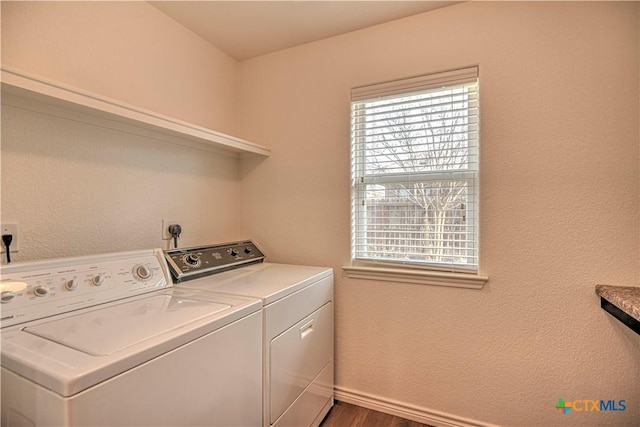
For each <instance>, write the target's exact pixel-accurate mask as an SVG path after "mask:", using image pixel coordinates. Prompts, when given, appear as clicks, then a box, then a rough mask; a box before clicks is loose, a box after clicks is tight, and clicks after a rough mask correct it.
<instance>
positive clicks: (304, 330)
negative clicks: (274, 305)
mask: <svg viewBox="0 0 640 427" xmlns="http://www.w3.org/2000/svg"><path fill="white" fill-rule="evenodd" d="M332 356H333V310H332V306H331V302H328V303H326V304H325V305H323V306H322V307H320V308H319V309H318V310H316V311H315V312H313V313H312V314H311V315H310V316H307V317H305V318H304V319H302V320H301V321H300V322H298V323H297V324H295V325H294V326H292V327H291V328H289V329H287V330H286V331H285V332H283V333H282V334H280V335H278V336H277V337H276V338H274V339H273V340H272V341H271V344H270V360H271V362H270V364H271V367H270V368H271V381H270V393H269V395H270V397H271V399H270V400H271V402H270V422H271V424H273V423H274V422H275V421H276V420H277V419H278V418H279V417H280V416H281V415H282V414H283V413H284V411H285V410H286V409H287V408H288V407H289V406H291V404H292V403H293V402H294V400H295V399H296V398H297V397H298V396H299V395H300V394H301V393H302V391H303V390H304V389H305V388H306V387H307V386H308V385H309V384H310V383H311V382H312V381H313V380H314V378H316V377H317V376H318V375H319V374H320V372H321V371H322V369H323V368H324V367H325V366H327V364H328V363H329V362H330V361H331V358H332Z"/></svg>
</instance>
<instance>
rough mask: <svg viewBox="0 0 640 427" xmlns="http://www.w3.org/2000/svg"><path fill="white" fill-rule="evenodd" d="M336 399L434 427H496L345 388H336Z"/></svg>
mask: <svg viewBox="0 0 640 427" xmlns="http://www.w3.org/2000/svg"><path fill="white" fill-rule="evenodd" d="M335 399H336V400H339V401H342V402H345V403H351V404H352V405H358V406H362V407H364V408H368V409H373V410H374V411H378V412H384V413H385V414H391V415H395V416H398V417H401V418H406V419H408V420H411V421H416V422H419V423H422V424H429V425H431V426H434V427H496V426H495V424H489V423H485V422H482V421H477V420H472V419H469V418H464V417H459V416H457V415H452V414H447V413H445V412H440V411H435V410H433V409H428V408H422V407H419V406H414V405H409V404H406V403H402V402H398V401H396V400H391V399H385V398H382V397H380V396H373V395H370V394H366V393H362V392H359V391H355V390H349V389H346V388H343V387H335Z"/></svg>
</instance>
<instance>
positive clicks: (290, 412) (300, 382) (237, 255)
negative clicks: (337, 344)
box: [165, 240, 334, 427]
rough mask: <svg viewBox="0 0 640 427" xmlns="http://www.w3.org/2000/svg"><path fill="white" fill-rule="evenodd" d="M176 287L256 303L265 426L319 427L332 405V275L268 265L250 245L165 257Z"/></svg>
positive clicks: (235, 244) (324, 270)
mask: <svg viewBox="0 0 640 427" xmlns="http://www.w3.org/2000/svg"><path fill="white" fill-rule="evenodd" d="M165 253H166V257H167V261H168V265H169V268H170V270H171V272H172V274H173V275H174V281H175V282H177V283H176V285H175V287H176V288H179V289H193V290H199V291H212V292H215V293H224V294H227V295H234V296H244V297H253V298H259V299H261V300H262V304H263V308H262V312H263V323H264V335H263V381H264V385H263V396H264V404H263V426H265V427H270V426H278V427H281V426H317V425H319V424H320V422H321V421H322V420H323V418H324V417H325V415H326V414H327V412H328V411H329V409H331V407H332V406H333V385H334V382H333V373H334V362H333V360H334V359H333V270H332V269H331V268H326V267H314V266H300V265H290V264H276V263H269V262H263V261H264V258H265V256H264V254H263V253H262V251H261V250H260V249H259V248H258V247H257V246H256V245H255V244H254V243H253V242H252V241H250V240H247V241H241V242H232V243H224V244H215V245H209V246H199V247H193V248H185V249H175V250H170V251H165Z"/></svg>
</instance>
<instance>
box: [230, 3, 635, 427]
mask: <svg viewBox="0 0 640 427" xmlns="http://www.w3.org/2000/svg"><path fill="white" fill-rule="evenodd" d="M638 57H639V37H638V4H637V3H622V2H610V3H592V2H586V3H568V2H567V3H563V2H559V3H555V2H553V3H548V2H545V3H519V2H514V3H505V2H497V3H491V2H473V3H466V4H462V5H456V6H452V7H449V8H445V9H441V10H437V11H435V12H432V13H427V14H423V15H419V16H416V17H412V18H408V19H404V20H400V21H395V22H392V23H388V24H385V25H381V26H378V27H374V28H370V29H366V30H362V31H358V32H354V33H350V34H346V35H342V36H339V37H335V38H332V39H328V40H325V41H321V42H317V43H313V44H309V45H305V46H301V47H298V48H293V49H289V50H286V51H282V52H279V53H275V54H271V55H267V56H264V57H260V58H256V59H253V60H249V61H245V62H243V63H241V66H240V104H239V105H240V115H239V118H240V123H239V126H240V127H239V128H240V129H241V131H242V132H243V133H244V134H243V135H242V136H244V137H246V138H258V137H259V138H260V139H261V140H262V141H264V142H265V143H266V144H268V145H270V146H271V148H272V153H273V154H272V157H270V158H269V159H268V160H266V161H264V162H262V163H260V164H257V163H255V164H252V163H251V162H248V163H246V164H245V165H244V166H243V169H242V170H243V172H242V173H243V184H242V190H243V194H242V203H241V204H242V208H243V213H244V217H243V224H244V229H245V230H246V231H247V235H250V236H252V237H255V238H256V239H257V241H258V242H260V243H261V244H262V245H263V246H264V247H265V250H266V251H267V253H268V254H270V255H271V260H274V261H282V262H294V263H311V264H324V265H328V266H332V267H333V268H334V269H335V271H336V346H337V347H336V360H337V371H336V381H337V385H338V387H339V389H340V390H345V389H346V390H352V391H356V392H359V393H363V394H365V395H368V396H370V397H372V398H382V399H390V400H396V401H399V402H403V403H405V404H409V405H416V406H417V407H419V408H423V409H425V410H434V411H442V412H445V413H449V414H454V415H457V416H462V417H468V418H471V419H475V420H480V421H485V422H493V423H498V424H505V425H571V424H573V425H588V424H589V425H595V424H600V425H623V424H627V425H631V424H635V425H637V424H639V423H640V412H639V411H638V409H639V408H640V383H639V382H638V381H637V379H638V378H640V346H638V341H637V339H638V337H637V336H634V335H633V334H628V333H626V331H625V330H624V327H623V326H622V325H621V324H619V323H618V322H616V321H614V320H612V319H611V318H610V317H608V315H606V314H605V313H604V312H603V311H602V310H601V309H600V308H599V305H598V304H599V303H598V298H597V297H596V296H595V294H594V285H595V284H596V283H605V284H618V285H638V284H640V277H639V270H638V260H639V259H640V252H639V239H638V236H639V233H640V228H639V221H640V215H639V212H640V211H639V198H638V194H639V190H640V188H639V187H640V176H639V169H640V165H639V161H638V152H639V140H638V138H639V134H638V127H639V105H638V104H639V99H638V93H639V87H638V86H639V81H638V75H639V74H638V59H639V58H638ZM474 64H478V65H479V67H480V90H481V168H482V170H481V192H482V193H481V227H482V228H481V239H482V242H481V259H480V263H481V272H482V273H484V274H486V275H488V276H489V278H490V281H489V282H488V284H487V285H486V286H485V288H484V289H483V290H482V291H473V290H464V289H453V288H443V287H432V286H420V285H408V284H400V283H390V282H375V281H364V280H349V279H348V278H346V276H345V274H344V273H343V272H342V270H341V266H343V265H345V264H348V263H349V185H348V183H349V89H350V88H351V87H354V86H359V85H364V84H368V83H374V82H379V81H384V80H389V79H398V78H403V77H408V76H413V75H419V74H424V73H429V72H435V71H440V70H446V69H450V68H456V67H461V66H468V65H474ZM634 340H635V341H634ZM559 397H563V398H565V399H567V400H574V399H626V401H627V402H628V405H629V406H628V408H629V409H628V410H627V411H626V412H624V413H618V414H610V413H571V414H569V415H567V416H563V415H562V414H561V413H558V412H557V411H556V410H555V409H554V405H555V403H556V401H557V399H558V398H559Z"/></svg>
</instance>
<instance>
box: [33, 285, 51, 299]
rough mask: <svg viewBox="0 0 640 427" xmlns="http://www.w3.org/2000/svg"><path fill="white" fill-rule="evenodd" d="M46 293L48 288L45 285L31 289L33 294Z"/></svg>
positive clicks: (41, 295) (42, 294) (40, 295)
mask: <svg viewBox="0 0 640 427" xmlns="http://www.w3.org/2000/svg"><path fill="white" fill-rule="evenodd" d="M48 293H49V289H47V287H45V286H36V287H35V288H34V289H33V294H34V295H35V296H37V297H44V296H47V294H48Z"/></svg>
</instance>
